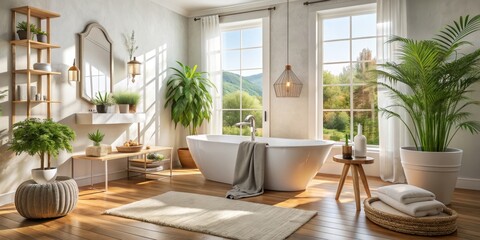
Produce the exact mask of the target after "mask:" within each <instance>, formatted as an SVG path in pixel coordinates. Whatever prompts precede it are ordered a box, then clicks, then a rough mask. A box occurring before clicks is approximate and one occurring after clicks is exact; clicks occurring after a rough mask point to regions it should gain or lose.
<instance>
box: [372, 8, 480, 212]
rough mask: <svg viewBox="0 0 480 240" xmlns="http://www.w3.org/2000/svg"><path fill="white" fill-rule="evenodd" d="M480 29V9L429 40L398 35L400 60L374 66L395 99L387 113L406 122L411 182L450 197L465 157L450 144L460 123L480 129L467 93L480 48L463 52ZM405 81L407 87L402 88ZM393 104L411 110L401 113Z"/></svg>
mask: <svg viewBox="0 0 480 240" xmlns="http://www.w3.org/2000/svg"><path fill="white" fill-rule="evenodd" d="M479 30H480V15H477V16H475V17H473V18H469V16H466V17H460V19H459V21H455V22H454V24H452V25H447V26H446V27H445V29H444V30H443V31H440V33H439V34H438V35H436V37H435V38H433V39H431V40H421V41H417V40H413V39H408V38H402V37H394V38H393V39H391V40H390V42H399V43H400V45H401V46H400V49H399V56H400V62H399V63H394V62H388V63H386V64H383V65H381V67H383V69H381V70H375V72H376V73H378V74H379V75H380V76H383V77H384V78H385V79H386V81H385V82H379V83H378V84H380V85H381V86H382V87H384V88H386V89H388V90H389V92H390V93H391V95H392V97H393V99H394V100H395V103H394V104H393V105H391V106H389V107H387V108H384V109H380V111H381V112H382V113H383V115H384V116H386V117H397V118H399V119H400V121H402V122H403V123H404V124H405V126H406V127H407V129H408V131H409V133H410V135H411V137H412V139H413V141H414V145H415V146H413V147H402V148H401V152H400V155H401V162H402V166H403V168H404V171H405V176H406V178H407V181H408V183H409V184H412V185H415V186H418V187H421V188H424V189H427V190H430V191H432V192H433V193H435V195H436V197H437V199H438V200H439V201H441V202H443V203H445V204H448V203H450V200H451V196H452V193H453V190H454V189H455V184H456V180H457V176H458V171H459V169H460V165H461V160H462V150H461V149H455V148H449V147H448V146H449V144H450V142H451V141H452V139H453V137H454V136H455V135H456V133H457V132H458V131H459V130H460V129H464V130H467V131H469V132H471V133H472V134H474V133H478V132H479V131H480V122H478V121H474V120H472V119H471V113H470V112H468V108H467V107H469V106H471V105H478V104H479V102H478V101H474V100H472V99H470V98H469V97H468V93H469V92H471V91H472V90H471V88H470V87H471V86H472V85H473V84H475V83H477V82H479V81H480V73H479V72H478V69H479V66H480V49H476V50H474V51H473V52H471V53H467V54H460V53H459V52H460V49H461V47H462V46H464V45H471V43H470V42H468V41H465V40H464V38H465V37H467V36H469V35H471V34H473V33H475V32H477V31H479ZM400 84H402V85H404V86H407V87H408V91H407V92H402V91H399V90H398V88H397V87H398V86H399V85H400ZM392 107H400V108H401V109H402V110H403V111H405V112H406V113H407V116H408V117H409V119H408V121H411V123H412V124H407V122H406V121H407V119H402V118H401V117H400V114H399V113H398V112H394V111H393V110H392Z"/></svg>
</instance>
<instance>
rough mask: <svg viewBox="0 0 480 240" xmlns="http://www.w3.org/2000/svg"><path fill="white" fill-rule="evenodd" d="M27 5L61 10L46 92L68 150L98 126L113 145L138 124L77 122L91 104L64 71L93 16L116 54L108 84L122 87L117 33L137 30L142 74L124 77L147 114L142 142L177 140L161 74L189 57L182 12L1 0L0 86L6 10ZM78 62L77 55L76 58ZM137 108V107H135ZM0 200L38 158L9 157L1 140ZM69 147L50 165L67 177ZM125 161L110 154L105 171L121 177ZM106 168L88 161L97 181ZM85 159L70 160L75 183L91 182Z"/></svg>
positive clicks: (117, 0) (6, 70) (6, 106)
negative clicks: (68, 139) (69, 142)
mask: <svg viewBox="0 0 480 240" xmlns="http://www.w3.org/2000/svg"><path fill="white" fill-rule="evenodd" d="M25 5H30V6H34V7H38V8H42V9H48V10H51V11H54V12H57V13H59V14H60V15H61V17H60V18H56V19H52V20H51V27H52V33H51V39H52V40H51V41H52V43H55V44H58V45H60V46H61V48H60V49H54V50H52V68H53V70H54V71H59V72H62V75H60V76H55V77H54V78H53V81H52V84H53V85H52V99H54V100H60V101H61V102H62V103H61V104H58V105H53V106H52V113H53V114H52V117H53V119H54V120H55V121H60V122H61V123H64V124H66V125H68V126H70V127H72V128H73V129H74V130H75V132H76V134H77V139H76V140H75V142H74V143H73V146H74V154H75V153H82V152H83V151H84V149H85V147H87V146H89V145H91V143H90V141H89V140H88V139H87V137H86V135H87V133H88V132H93V131H95V130H96V129H97V128H99V129H100V130H101V131H103V132H105V133H106V137H105V139H104V143H107V144H108V143H110V144H112V145H113V146H115V145H120V144H122V143H123V141H124V140H125V139H127V138H136V136H137V134H136V130H137V126H136V124H133V125H131V126H130V125H128V124H120V125H95V126H89V125H77V124H76V123H75V115H74V114H75V113H76V112H86V111H88V109H89V108H91V106H90V104H88V103H87V102H85V101H84V100H81V99H80V96H79V92H78V91H79V86H78V85H77V84H76V83H74V82H68V81H67V79H66V77H67V75H66V71H67V69H68V67H69V66H70V65H71V64H72V61H73V58H74V57H75V56H76V55H77V56H78V52H77V51H78V36H77V33H80V32H82V31H83V30H84V28H85V26H86V25H87V24H88V23H90V22H98V23H99V24H101V25H102V26H103V27H105V29H106V30H107V31H108V34H109V35H110V37H111V38H112V40H113V42H114V43H113V57H114V77H113V81H114V89H116V90H118V89H125V88H127V80H126V68H125V66H126V62H127V61H128V53H127V50H126V49H125V46H124V42H123V35H124V34H130V33H131V31H132V30H135V35H136V40H137V44H138V46H139V49H138V50H137V52H136V53H135V56H137V60H139V61H141V62H142V75H140V76H137V77H136V79H137V81H136V83H135V84H132V83H131V82H130V83H129V86H128V87H129V90H134V91H138V92H140V93H141V95H142V103H141V104H140V106H138V110H140V111H144V112H146V113H147V122H146V124H142V126H141V130H142V135H143V139H142V141H144V143H145V144H150V145H163V146H176V145H177V143H178V142H179V141H180V139H181V138H180V137H178V135H179V134H178V133H177V132H178V131H180V130H178V131H177V130H175V129H174V126H173V124H172V123H171V121H170V113H169V111H168V110H165V109H164V107H163V105H164V95H165V91H164V86H165V82H166V81H165V79H166V78H167V72H166V70H167V68H168V67H171V66H176V63H175V61H176V60H179V61H182V62H186V61H187V54H188V52H187V48H188V44H187V38H188V34H187V30H188V25H187V21H188V19H187V18H186V17H183V16H181V15H179V14H177V13H175V12H172V11H170V10H168V9H166V8H164V7H161V6H159V5H157V4H155V3H152V2H151V1H149V0H135V1H132V0H102V1H99V0H82V1H55V0H42V1H40V0H20V1H19V0H2V1H1V2H0V90H2V89H13V88H11V86H10V83H11V81H10V79H11V75H10V68H11V63H10V44H9V41H10V37H11V29H10V26H11V23H10V16H11V14H10V9H11V8H14V7H19V6H25ZM19 55H21V56H19V58H18V59H21V60H19V61H17V64H20V63H21V62H22V59H23V61H24V62H25V53H21V52H20V54H19ZM77 62H78V61H77ZM9 100H10V98H9V99H4V100H2V102H1V103H0V106H1V107H2V108H3V110H4V111H3V116H1V117H0V138H1V139H5V137H6V136H8V134H7V131H8V130H7V129H8V128H9V126H10V119H9V116H10V113H11V109H10V102H9ZM44 108H45V107H44V105H38V106H36V107H35V108H34V113H44V112H45V109H44ZM138 110H137V111H138ZM17 113H21V114H23V115H24V114H25V111H24V108H23V109H22V108H19V107H17ZM0 153H1V157H0V183H1V184H0V205H1V204H2V203H5V202H8V200H9V198H11V196H12V194H11V193H12V192H13V191H15V189H16V187H17V186H18V185H19V184H20V183H21V182H22V181H24V180H27V179H29V178H30V169H32V168H36V167H38V165H39V163H38V162H39V160H36V159H34V158H32V157H29V156H25V155H21V156H14V154H13V153H11V152H9V151H7V147H6V145H3V144H2V146H1V147H0ZM70 156H71V154H61V155H60V156H59V158H58V160H57V163H56V165H58V166H59V175H67V176H70V175H71V174H70V168H71V160H70ZM125 169H126V161H125V160H120V161H114V162H111V163H110V164H109V171H110V173H111V176H110V177H113V178H118V177H123V176H125ZM103 174H104V168H103V165H102V164H101V163H93V175H94V176H97V178H95V180H96V181H103V180H101V179H103V176H104V175H103ZM89 177H90V163H89V162H83V161H76V162H75V178H76V179H77V180H78V181H79V183H80V184H86V183H89Z"/></svg>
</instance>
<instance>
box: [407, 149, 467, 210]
mask: <svg viewBox="0 0 480 240" xmlns="http://www.w3.org/2000/svg"><path fill="white" fill-rule="evenodd" d="M462 154H463V151H462V150H461V149H455V148H448V149H447V151H446V152H422V151H417V150H416V149H415V148H414V147H402V148H401V149H400V158H401V161H402V166H403V169H404V172H405V177H406V178H407V182H408V184H411V185H414V186H417V187H420V188H423V189H426V190H428V191H430V192H433V193H434V194H435V196H436V199H437V200H438V201H440V202H442V203H444V204H449V203H450V202H451V200H452V195H453V191H454V190H455V185H456V183H457V177H458V172H459V171H460V166H461V163H462Z"/></svg>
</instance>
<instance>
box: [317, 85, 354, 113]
mask: <svg viewBox="0 0 480 240" xmlns="http://www.w3.org/2000/svg"><path fill="white" fill-rule="evenodd" d="M323 108H324V109H350V86H325V87H323Z"/></svg>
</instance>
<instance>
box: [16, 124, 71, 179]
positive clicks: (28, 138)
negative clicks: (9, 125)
mask: <svg viewBox="0 0 480 240" xmlns="http://www.w3.org/2000/svg"><path fill="white" fill-rule="evenodd" d="M74 139H75V132H73V130H72V129H71V128H70V127H68V126H66V125H63V124H60V123H57V122H54V121H52V120H51V119H46V120H40V119H38V118H30V119H26V120H24V121H21V122H17V123H15V124H13V138H12V140H11V145H10V147H9V150H11V151H13V152H15V153H16V154H17V155H20V154H21V153H24V152H25V153H27V154H28V155H30V156H35V155H38V156H39V157H40V168H35V169H32V178H33V180H35V182H37V183H38V184H44V183H48V182H52V181H54V180H55V178H56V176H57V168H55V167H52V162H51V158H52V157H53V158H56V157H57V156H58V154H59V152H60V151H61V150H66V151H67V152H72V145H71V141H73V140H74ZM45 163H47V166H45Z"/></svg>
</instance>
